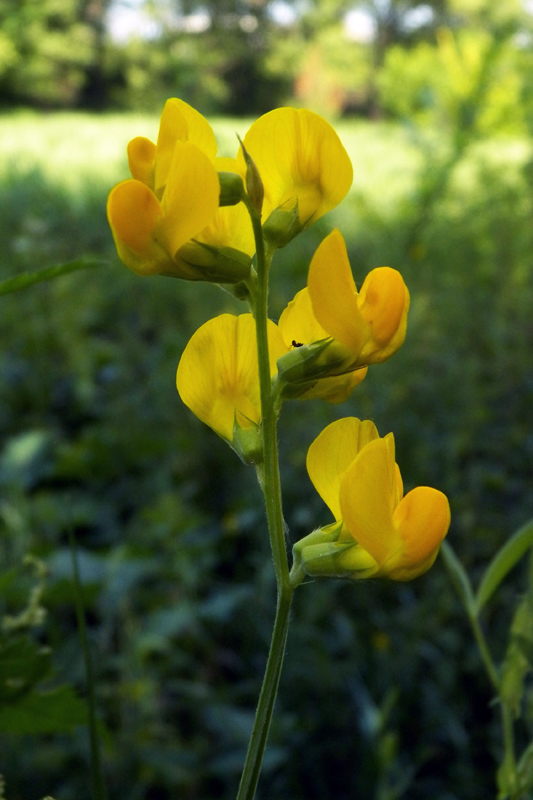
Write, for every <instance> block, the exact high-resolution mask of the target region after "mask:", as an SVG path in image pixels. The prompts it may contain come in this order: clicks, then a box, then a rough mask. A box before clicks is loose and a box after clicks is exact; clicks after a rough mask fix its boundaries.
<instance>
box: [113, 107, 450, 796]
mask: <svg viewBox="0 0 533 800" xmlns="http://www.w3.org/2000/svg"><path fill="white" fill-rule="evenodd" d="M216 153H217V146H216V141H215V137H214V134H213V131H212V130H211V127H210V126H209V124H208V122H207V121H206V120H205V119H204V117H203V116H202V115H201V114H199V113H198V112H197V111H195V110H194V109H193V108H191V107H190V106H189V105H187V104H186V103H184V102H183V101H181V100H178V99H171V100H168V101H167V103H166V105H165V108H164V111H163V114H162V117H161V123H160V128H159V135H158V140H157V144H153V143H152V142H151V141H149V140H148V139H145V138H142V137H138V138H136V139H133V140H132V141H131V142H130V144H129V146H128V158H129V165H130V169H131V174H132V176H133V177H132V178H131V179H129V180H125V181H123V182H122V183H119V184H118V185H117V186H115V187H114V189H113V190H112V191H111V193H110V195H109V200H108V205H107V213H108V219H109V223H110V226H111V229H112V231H113V236H114V239H115V243H116V247H117V250H118V254H119V256H120V258H121V259H122V261H123V262H124V264H126V266H128V267H129V268H130V269H132V270H133V271H134V272H137V273H138V274H140V275H157V274H160V275H168V276H175V277H178V278H183V279H185V280H200V281H211V282H214V283H220V284H225V285H226V286H227V287H228V288H230V289H231V290H232V291H233V293H234V294H235V295H236V296H237V297H238V298H239V299H241V300H242V301H243V302H245V303H247V305H248V308H249V312H248V313H243V314H241V315H240V316H233V315H231V314H222V315H221V316H218V317H216V318H215V319H212V320H210V321H209V322H207V323H205V324H204V325H202V326H201V327H200V328H199V329H198V330H197V331H196V333H195V334H194V335H193V336H192V338H191V340H190V341H189V343H188V345H187V347H186V348H185V351H184V353H183V355H182V358H181V361H180V364H179V366H178V371H177V388H178V391H179V393H180V396H181V398H182V400H183V402H184V403H185V404H186V405H187V406H188V407H189V408H190V409H191V410H192V411H193V413H194V414H196V415H197V416H198V417H199V418H200V419H201V420H202V421H203V422H205V423H206V424H207V425H209V426H210V427H211V428H212V429H213V430H214V431H215V433H217V434H218V435H219V436H221V437H222V438H223V439H224V440H225V441H226V442H227V443H228V444H229V445H230V446H231V447H232V448H233V449H234V450H235V451H236V453H237V454H238V455H239V456H240V458H241V459H242V460H243V461H244V462H245V463H246V464H250V465H252V466H254V467H255V469H256V471H257V476H258V479H259V483H260V485H261V488H262V491H263V493H264V497H265V505H266V515H267V520H268V529H269V534H270V543H271V547H272V557H273V561H274V568H275V573H276V579H277V610H276V618H275V623H274V630H273V634H272V642H271V647H270V653H269V657H268V661H267V667H266V672H265V676H264V681H263V686H262V690H261V694H260V698H259V703H258V707H257V712H256V717H255V723H254V728H253V731H252V735H251V739H250V743H249V747H248V753H247V757H246V762H245V765H244V770H243V774H242V778H241V783H240V788H239V792H238V796H237V800H251V799H252V798H253V796H254V794H255V789H256V785H257V781H258V778H259V772H260V769H261V761H262V757H263V752H264V748H265V745H266V740H267V736H268V729H269V725H270V720H271V717H272V712H273V707H274V702H275V698H276V692H277V688H278V682H279V678H280V673H281V667H282V662H283V653H284V649H285V643H286V638H287V630H288V625H289V612H290V608H291V601H292V597H293V593H294V591H295V589H296V588H297V587H298V586H299V585H300V584H301V582H302V581H303V580H304V578H305V576H306V575H310V576H313V577H331V578H334V577H343V578H351V579H365V578H370V577H384V578H389V579H392V580H397V581H407V580H411V579H412V578H415V577H417V576H418V575H420V574H422V573H423V572H425V571H426V570H427V569H429V567H430V566H431V565H432V564H433V562H434V560H435V558H436V555H437V552H438V550H439V546H440V544H441V542H442V540H443V538H444V537H445V535H446V533H447V531H448V527H449V524H450V510H449V505H448V500H447V499H446V497H445V496H444V494H442V492H440V491H438V490H437V489H433V488H429V487H427V486H422V487H418V488H416V489H413V490H412V491H410V492H408V493H407V494H406V495H405V496H404V493H403V485H402V479H401V476H400V470H399V468H398V465H397V464H396V463H395V452H394V436H393V434H392V433H388V434H387V435H386V436H385V437H383V438H381V437H380V436H379V434H378V432H377V430H376V427H375V425H374V424H373V423H372V422H370V421H368V420H365V421H360V420H358V419H356V418H354V417H348V418H346V419H341V420H338V421H337V422H334V423H332V424H331V425H329V426H328V427H327V428H326V429H325V430H324V431H323V432H322V433H321V434H320V435H319V436H318V437H317V439H316V440H315V441H314V442H313V443H312V445H311V447H310V448H309V453H308V456H307V468H308V471H309V476H310V478H311V480H312V482H313V484H314V486H315V488H316V489H317V491H318V492H319V494H320V495H321V497H322V498H323V499H324V501H325V502H326V504H327V505H328V506H329V508H330V510H331V512H332V515H333V518H334V521H333V522H332V523H331V524H330V525H327V526H326V527H324V528H319V529H318V530H315V531H312V532H310V533H309V534H308V535H307V536H306V537H304V538H303V539H302V540H301V541H299V542H297V544H296V545H295V546H294V548H293V559H292V565H289V561H288V557H287V539H286V525H285V522H284V519H283V511H282V493H281V485H280V472H279V465H278V445H277V433H276V427H277V421H278V417H279V414H280V410H281V407H282V404H283V402H284V401H286V400H294V399H296V400H305V399H311V398H321V399H323V400H326V401H328V402H332V403H342V402H344V401H345V400H346V399H347V398H348V397H349V396H350V395H351V393H352V392H353V390H354V388H355V387H356V386H357V384H359V383H360V382H361V381H362V380H363V379H364V378H365V375H366V372H367V368H368V367H369V366H371V365H374V364H379V363H380V362H382V361H385V360H386V359H388V358H390V356H392V355H393V354H394V353H395V352H396V351H397V350H398V348H399V347H401V345H402V344H403V341H404V338H405V332H406V326H407V314H408V310H409V292H408V290H407V287H406V286H405V283H404V281H403V279H402V276H401V275H400V273H399V272H397V271H396V270H394V269H390V268H389V267H378V268H377V269H374V270H372V271H371V272H370V273H369V275H367V277H366V279H365V281H364V282H363V285H362V287H361V288H360V290H358V289H357V287H356V285H355V283H354V280H353V277H352V272H351V268H350V264H349V261H348V255H347V252H346V246H345V243H344V239H343V237H342V234H341V233H340V232H339V231H338V230H334V231H332V233H330V234H329V235H328V236H327V237H326V238H325V239H324V240H323V242H322V243H321V244H320V246H319V247H318V249H317V250H316V252H315V254H314V256H313V258H312V261H311V264H310V267H309V274H308V279H307V286H306V287H305V288H303V289H302V290H301V291H300V292H298V294H297V295H296V297H295V298H294V299H293V300H291V301H290V303H289V304H288V306H287V308H286V309H285V311H284V312H283V314H282V315H281V317H280V319H279V321H278V324H277V325H276V324H275V323H274V322H273V321H271V320H270V319H269V318H268V280H269V272H270V265H271V262H272V259H273V256H274V255H275V253H276V250H278V249H279V248H281V247H283V246H285V245H286V244H287V243H288V242H290V241H291V240H292V239H293V238H294V237H295V236H297V235H298V234H299V233H301V231H303V230H305V229H306V228H308V227H309V226H310V225H312V224H313V223H314V222H315V221H316V220H317V219H319V218H320V217H321V216H322V215H323V214H325V213H326V212H328V211H330V210H331V209H332V208H334V207H335V206H336V205H337V204H338V203H340V201H341V200H342V199H343V198H344V196H345V195H346V194H347V192H348V190H349V188H350V186H351V183H352V165H351V163H350V159H349V157H348V155H347V153H346V151H345V149H344V147H343V145H342V143H341V141H340V139H339V138H338V136H337V134H336V133H335V131H334V130H333V128H332V127H331V126H330V125H329V124H328V123H327V122H326V121H325V120H324V119H322V118H321V117H319V116H317V115H316V114H313V113H311V112H310V111H307V110H295V109H292V108H280V109H277V110H275V111H271V112H270V113H268V114H265V115H264V116H263V117H261V118H260V119H258V120H257V121H256V122H255V123H254V124H253V125H252V126H251V128H250V130H249V131H248V133H247V134H246V136H245V138H244V141H243V142H242V143H241V146H240V148H239V150H238V153H237V156H236V158H235V159H229V158H217V155H216Z"/></svg>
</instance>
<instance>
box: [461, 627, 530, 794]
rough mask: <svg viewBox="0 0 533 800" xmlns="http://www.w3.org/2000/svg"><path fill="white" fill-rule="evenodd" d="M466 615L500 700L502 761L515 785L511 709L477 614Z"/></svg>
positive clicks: (516, 781)
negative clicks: (506, 700)
mask: <svg viewBox="0 0 533 800" xmlns="http://www.w3.org/2000/svg"><path fill="white" fill-rule="evenodd" d="M468 617H469V619H470V624H471V626H472V630H473V632H474V637H475V639H476V642H477V646H478V648H479V652H480V655H481V658H482V660H483V664H484V666H485V670H486V672H487V675H488V676H489V679H490V682H491V683H492V686H493V687H494V689H495V691H496V693H497V695H498V698H499V701H500V708H501V719H502V734H503V751H504V756H503V763H504V764H506V765H507V772H508V774H509V775H511V776H512V785H513V787H516V786H517V783H518V780H517V775H516V758H515V748H514V731H513V715H512V711H511V709H510V708H509V706H508V704H507V703H506V702H505V700H504V698H503V697H502V695H501V681H500V678H499V675H498V671H497V669H496V667H495V665H494V661H493V660H492V656H491V654H490V650H489V647H488V644H487V640H486V639H485V635H484V633H483V631H482V629H481V625H480V624H479V619H478V616H477V614H476V613H475V612H472V611H469V612H468ZM518 797H519V795H518V794H516V793H515V792H513V793H512V794H511V795H510V800H518Z"/></svg>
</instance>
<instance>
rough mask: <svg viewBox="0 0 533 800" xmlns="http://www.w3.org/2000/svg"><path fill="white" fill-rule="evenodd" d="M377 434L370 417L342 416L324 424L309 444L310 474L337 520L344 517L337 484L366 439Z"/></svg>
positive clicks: (308, 467) (372, 438) (374, 437)
mask: <svg viewBox="0 0 533 800" xmlns="http://www.w3.org/2000/svg"><path fill="white" fill-rule="evenodd" d="M378 438H379V434H378V432H377V430H376V426H375V425H374V423H373V422H371V421H370V420H363V421H361V420H359V419H357V418H356V417H345V418H344V419H339V420H337V421H336V422H332V423H331V425H328V427H327V428H324V430H323V431H322V433H321V434H320V435H319V436H317V438H316V439H315V441H314V442H313V443H312V445H311V447H310V448H309V451H308V453H307V471H308V473H309V477H310V478H311V481H312V482H313V485H314V487H315V489H316V490H317V492H318V493H319V495H320V496H321V498H322V499H323V500H324V502H325V503H326V505H327V506H328V507H329V508H330V510H331V512H332V514H333V516H334V517H335V519H336V520H338V519H344V517H343V516H342V513H341V505H340V487H341V482H342V480H343V476H344V474H345V473H346V470H347V469H348V468H349V467H350V465H351V464H352V463H353V461H354V460H355V459H356V457H357V455H358V453H360V452H361V450H362V449H363V448H364V447H365V446H366V445H368V443H369V442H372V441H373V440H374V439H378ZM380 441H382V440H380Z"/></svg>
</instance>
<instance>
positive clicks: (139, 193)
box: [107, 98, 255, 283]
mask: <svg viewBox="0 0 533 800" xmlns="http://www.w3.org/2000/svg"><path fill="white" fill-rule="evenodd" d="M216 152H217V145H216V141H215V136H214V133H213V131H212V130H211V127H210V125H209V123H208V122H207V120H206V119H205V118H204V117H203V116H202V115H201V114H200V113H199V112H198V111H195V109H193V108H192V107H191V106H189V105H187V103H184V102H183V101H182V100H178V99H177V98H171V99H170V100H167V102H166V104H165V108H164V110H163V114H162V116H161V122H160V126H159V136H158V140H157V144H154V143H153V142H151V141H150V140H149V139H146V138H144V137H141V136H139V137H137V138H135V139H133V140H132V141H131V142H130V143H129V145H128V161H129V165H130V170H131V174H132V175H133V180H128V181H123V182H122V183H120V184H118V186H115V188H114V189H113V190H112V191H111V193H110V195H109V199H108V204H107V213H108V219H109V224H110V226H111V230H112V232H113V236H114V239H115V244H116V246H117V251H118V254H119V256H120V258H121V260H122V261H123V262H124V263H125V264H126V266H128V267H129V268H130V269H132V270H133V271H134V272H137V273H138V274H140V275H155V274H164V275H174V276H176V277H180V278H186V279H188V280H212V281H217V282H221V283H224V282H227V283H236V282H238V281H240V280H243V279H244V278H246V277H247V276H248V275H249V271H250V261H251V256H252V255H253V253H254V252H255V246H254V240H253V231H252V227H251V223H250V220H249V218H248V215H247V214H246V209H245V208H244V206H243V205H242V204H239V205H237V206H231V207H227V208H226V207H225V208H220V209H219V196H220V182H219V179H218V172H217V169H221V170H224V171H231V170H234V171H235V172H237V171H238V170H237V164H236V161H235V160H234V159H218V158H216Z"/></svg>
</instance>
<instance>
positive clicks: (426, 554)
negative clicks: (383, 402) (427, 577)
mask: <svg viewBox="0 0 533 800" xmlns="http://www.w3.org/2000/svg"><path fill="white" fill-rule="evenodd" d="M307 469H308V472H309V476H310V478H311V480H312V482H313V484H314V486H315V488H316V489H317V491H318V493H319V494H320V496H321V497H322V499H323V500H324V501H325V503H326V504H327V505H328V506H329V508H330V510H331V512H332V514H333V516H334V518H335V522H334V523H333V524H332V525H329V526H327V527H326V528H323V529H320V530H318V531H315V532H313V533H311V534H310V535H309V536H307V537H305V538H304V539H302V540H301V541H300V542H298V543H297V544H296V545H295V547H294V556H295V567H294V572H295V573H298V572H300V573H302V572H305V573H307V574H310V575H329V576H343V577H351V578H369V577H387V578H391V579H392V580H397V581H407V580H411V579H412V578H416V577H417V576H418V575H421V574H422V573H424V572H426V571H427V570H428V569H429V568H430V567H431V565H432V564H433V562H434V560H435V558H436V556H437V553H438V550H439V547H440V544H441V542H442V540H443V539H444V537H445V536H446V533H447V532H448V528H449V525H450V508H449V504H448V500H447V498H446V496H445V495H444V494H443V493H442V492H440V491H438V490H437V489H432V488H430V487H428V486H419V487H417V488H416V489H413V490H412V491H410V492H408V494H406V495H405V496H404V494H403V484H402V478H401V475H400V470H399V468H398V465H397V464H396V463H395V452H394V436H393V434H392V433H389V434H388V435H387V436H385V437H384V438H380V437H379V434H378V432H377V430H376V427H375V425H374V424H373V423H372V422H370V421H368V420H365V421H363V422H361V421H360V420H358V419H356V418H355V417H347V418H345V419H341V420H338V421H337V422H333V423H332V424H331V425H328V427H327V428H325V430H324V431H322V433H321V434H320V435H319V436H318V437H317V439H315V441H314V442H313V444H312V445H311V447H310V448H309V452H308V455H307Z"/></svg>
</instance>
